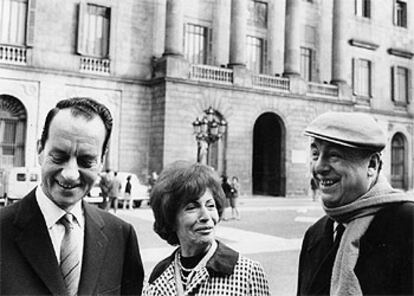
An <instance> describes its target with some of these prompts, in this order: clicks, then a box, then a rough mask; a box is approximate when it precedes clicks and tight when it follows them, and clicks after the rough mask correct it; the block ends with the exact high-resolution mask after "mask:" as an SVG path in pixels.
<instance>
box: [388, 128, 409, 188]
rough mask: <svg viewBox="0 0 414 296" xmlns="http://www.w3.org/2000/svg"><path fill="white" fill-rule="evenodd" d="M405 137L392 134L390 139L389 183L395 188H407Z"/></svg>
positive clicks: (399, 134)
mask: <svg viewBox="0 0 414 296" xmlns="http://www.w3.org/2000/svg"><path fill="white" fill-rule="evenodd" d="M406 153H407V151H406V147H405V137H404V135H403V134H401V133H397V134H395V135H394V137H393V138H392V141H391V184H392V186H393V187H395V188H400V189H407V185H408V184H407V167H406V165H407V161H406V160H407V159H406Z"/></svg>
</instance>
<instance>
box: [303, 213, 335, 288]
mask: <svg viewBox="0 0 414 296" xmlns="http://www.w3.org/2000/svg"><path fill="white" fill-rule="evenodd" d="M320 234H321V235H320V236H318V237H317V238H316V239H315V241H314V242H313V243H312V245H311V246H310V247H309V250H308V252H310V255H309V256H310V257H311V258H319V262H320V263H319V265H317V266H316V267H315V269H314V272H313V277H312V280H311V282H310V285H309V291H311V293H312V294H313V293H315V294H318V293H319V292H321V291H326V289H327V288H328V287H329V286H330V280H331V272H332V266H333V261H334V260H335V255H336V252H335V250H334V249H333V221H332V220H331V219H327V220H326V223H325V224H323V226H322V228H321V232H320ZM316 245H318V246H316Z"/></svg>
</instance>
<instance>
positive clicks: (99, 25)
mask: <svg viewBox="0 0 414 296" xmlns="http://www.w3.org/2000/svg"><path fill="white" fill-rule="evenodd" d="M109 25H110V10H109V8H108V7H103V6H98V5H94V4H88V6H87V10H86V19H85V23H84V26H85V27H84V32H85V34H84V35H83V43H84V44H85V53H86V55H90V56H93V57H98V58H105V57H108V54H109Z"/></svg>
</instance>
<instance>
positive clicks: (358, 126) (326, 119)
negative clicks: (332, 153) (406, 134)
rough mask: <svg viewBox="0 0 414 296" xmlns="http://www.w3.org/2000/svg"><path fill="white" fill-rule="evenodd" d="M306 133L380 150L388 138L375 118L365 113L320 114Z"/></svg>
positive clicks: (347, 145) (354, 146) (337, 142)
mask: <svg viewBox="0 0 414 296" xmlns="http://www.w3.org/2000/svg"><path fill="white" fill-rule="evenodd" d="M305 135H307V136H311V137H314V138H318V139H321V140H324V141H328V142H332V143H335V144H339V145H342V146H346V147H352V148H360V149H366V150H372V151H375V152H379V151H381V150H382V149H384V147H385V145H386V143H387V138H386V136H385V133H384V132H383V130H382V129H381V127H380V126H379V125H378V123H377V122H376V121H375V119H374V118H373V117H372V116H370V115H368V114H365V113H351V112H327V113H324V114H322V115H319V116H318V117H317V118H316V119H315V120H313V121H312V122H311V123H310V124H309V126H308V127H307V128H306V130H305Z"/></svg>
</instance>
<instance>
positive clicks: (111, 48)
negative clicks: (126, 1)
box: [108, 6, 118, 69]
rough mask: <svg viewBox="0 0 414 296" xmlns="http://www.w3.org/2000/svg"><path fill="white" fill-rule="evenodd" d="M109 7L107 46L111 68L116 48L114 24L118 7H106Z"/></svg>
mask: <svg viewBox="0 0 414 296" xmlns="http://www.w3.org/2000/svg"><path fill="white" fill-rule="evenodd" d="M108 9H109V15H110V18H109V37H108V46H109V51H108V52H109V56H108V58H110V59H111V60H112V61H111V68H112V69H113V67H112V64H113V60H114V58H115V50H116V41H115V36H116V33H115V32H116V26H115V24H116V23H117V17H118V9H117V7H116V6H111V7H109V8H108Z"/></svg>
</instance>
